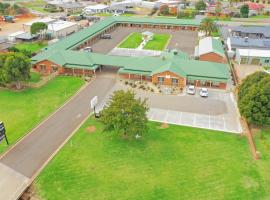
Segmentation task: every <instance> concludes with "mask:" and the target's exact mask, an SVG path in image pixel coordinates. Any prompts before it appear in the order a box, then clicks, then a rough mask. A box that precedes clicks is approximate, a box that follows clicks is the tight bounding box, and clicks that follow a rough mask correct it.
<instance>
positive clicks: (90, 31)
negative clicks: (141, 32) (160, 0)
mask: <svg viewBox="0 0 270 200" xmlns="http://www.w3.org/2000/svg"><path fill="white" fill-rule="evenodd" d="M117 23H135V24H146V23H150V24H163V25H185V26H199V25H200V22H199V21H198V20H188V19H166V18H139V17H122V16H119V17H115V16H111V17H106V18H105V19H104V20H101V21H99V22H97V23H94V24H93V25H92V26H90V27H87V28H85V29H82V30H81V31H78V32H76V33H74V34H72V35H70V36H68V37H65V38H64V39H62V40H60V41H59V42H57V43H55V44H53V45H50V46H49V47H47V50H53V49H54V50H67V49H71V48H74V47H76V46H78V45H79V44H81V43H83V42H84V41H86V40H88V39H89V37H92V36H94V35H96V34H97V33H99V32H101V31H103V30H105V29H107V27H108V26H112V25H114V24H117ZM45 49H46V48H45Z"/></svg>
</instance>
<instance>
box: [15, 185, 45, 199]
mask: <svg viewBox="0 0 270 200" xmlns="http://www.w3.org/2000/svg"><path fill="white" fill-rule="evenodd" d="M19 200H41V198H40V197H39V196H38V195H37V192H36V189H35V187H34V186H33V185H30V186H29V187H28V188H27V190H26V191H25V192H24V193H23V194H22V196H21V197H20V198H19Z"/></svg>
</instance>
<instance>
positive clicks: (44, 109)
mask: <svg viewBox="0 0 270 200" xmlns="http://www.w3.org/2000/svg"><path fill="white" fill-rule="evenodd" d="M83 83H84V82H83V80H82V79H80V78H75V77H61V76H60V77H56V78H55V79H53V80H51V81H50V82H48V83H47V84H46V85H44V86H42V87H41V88H38V89H30V88H29V89H26V90H24V91H21V92H17V91H10V90H7V89H0V108H1V112H0V121H3V122H4V123H5V125H6V129H7V136H8V139H9V141H10V143H11V144H12V143H14V142H16V141H17V140H18V139H19V138H21V137H22V136H24V135H25V134H26V133H27V132H28V131H30V130H31V129H33V128H34V127H35V126H36V125H37V124H38V123H39V122H40V121H41V120H43V119H44V118H45V117H46V116H48V115H49V114H50V113H52V112H53V111H54V110H56V109H57V108H59V107H60V105H62V104H63V103H64V102H65V101H66V100H67V99H68V98H70V97H71V96H72V95H74V93H75V92H76V91H77V90H78V89H79V88H80V87H81V86H82V85H83ZM6 148H7V146H6V144H5V143H4V142H2V143H1V144H0V153H1V152H3V151H4V150H5V149H6Z"/></svg>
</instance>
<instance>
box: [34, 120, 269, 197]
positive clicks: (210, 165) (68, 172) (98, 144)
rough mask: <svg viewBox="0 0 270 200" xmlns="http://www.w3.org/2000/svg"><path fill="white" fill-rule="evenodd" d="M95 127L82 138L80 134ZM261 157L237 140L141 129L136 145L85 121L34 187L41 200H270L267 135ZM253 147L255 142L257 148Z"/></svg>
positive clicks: (196, 131) (197, 132)
mask: <svg viewBox="0 0 270 200" xmlns="http://www.w3.org/2000/svg"><path fill="white" fill-rule="evenodd" d="M89 126H92V128H93V126H94V127H96V131H94V132H88V131H87V130H86V128H87V127H89ZM266 134H268V135H267V137H266V139H265V143H264V144H263V146H261V145H259V149H260V150H261V153H262V154H263V155H264V158H263V159H262V160H259V161H254V160H253V159H252V158H251V154H250V152H249V147H248V144H247V141H246V138H245V137H241V136H238V135H234V134H228V133H225V134H224V133H222V132H217V131H210V130H203V129H196V128H190V127H182V126H174V125H170V126H169V128H167V129H162V128H161V126H160V124H159V123H149V133H148V134H146V135H145V136H144V138H143V139H142V140H141V141H136V140H133V141H127V140H124V139H122V138H121V137H117V136H115V135H113V133H112V132H104V131H103V126H102V124H100V123H99V122H97V121H95V120H94V119H89V120H88V121H87V122H86V123H85V124H84V125H83V126H82V127H81V128H80V129H79V131H78V132H77V133H76V134H75V135H74V136H73V137H72V138H71V139H70V141H69V142H68V143H67V144H66V145H65V146H64V147H63V149H62V150H61V151H60V152H59V153H58V154H57V155H56V157H55V158H54V159H53V160H52V161H51V162H50V163H49V164H48V166H47V167H46V168H45V169H44V170H43V172H42V173H41V175H40V176H39V177H38V179H37V181H36V182H35V186H36V189H37V191H38V194H39V195H40V196H41V198H42V199H44V200H59V199H66V200H73V199H83V200H84V199H91V200H100V199H117V200H122V199H123V200H126V199H129V200H133V199H134V200H135V199H136V200H137V199H140V200H150V199H153V200H157V199H169V200H174V199H175V200H178V199H184V200H185V199H188V200H195V199H196V200H210V199H222V200H231V199H237V200H246V199H251V200H253V199H254V200H257V199H269V197H270V178H269V176H270V173H269V169H270V159H269V157H270V153H269V152H270V147H269V143H270V132H269V133H265V135H266ZM258 142H259V143H261V141H258Z"/></svg>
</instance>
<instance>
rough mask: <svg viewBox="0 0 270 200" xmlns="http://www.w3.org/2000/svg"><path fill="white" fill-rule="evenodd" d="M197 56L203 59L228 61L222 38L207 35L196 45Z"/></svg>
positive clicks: (219, 61)
mask: <svg viewBox="0 0 270 200" xmlns="http://www.w3.org/2000/svg"><path fill="white" fill-rule="evenodd" d="M195 58H197V59H199V60H202V61H209V62H218V63H227V59H226V56H225V52H224V48H223V45H222V43H221V41H220V40H218V39H216V38H213V37H205V38H203V39H201V40H200V41H199V44H198V45H197V46H196V47H195Z"/></svg>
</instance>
